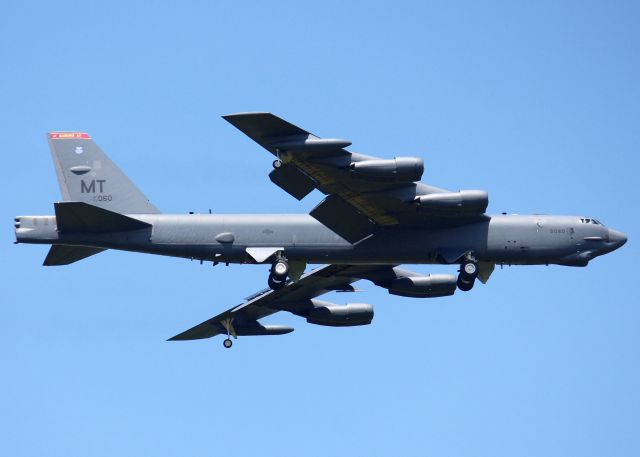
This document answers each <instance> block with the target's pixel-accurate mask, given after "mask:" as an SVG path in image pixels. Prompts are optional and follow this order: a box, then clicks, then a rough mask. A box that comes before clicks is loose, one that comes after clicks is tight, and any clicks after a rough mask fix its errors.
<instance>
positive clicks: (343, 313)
mask: <svg viewBox="0 0 640 457" xmlns="http://www.w3.org/2000/svg"><path fill="white" fill-rule="evenodd" d="M321 303H323V304H322V305H320V306H318V305H316V306H314V308H313V309H312V310H311V311H309V313H308V314H307V322H309V323H310V324H317V325H327V326H331V327H351V326H355V325H368V324H370V323H371V320H372V319H373V306H371V305H368V304H366V303H349V304H347V305H333V304H330V303H326V302H321ZM324 303H326V304H324Z"/></svg>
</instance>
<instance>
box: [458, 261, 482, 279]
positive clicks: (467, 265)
mask: <svg viewBox="0 0 640 457" xmlns="http://www.w3.org/2000/svg"><path fill="white" fill-rule="evenodd" d="M460 276H461V277H463V278H464V279H465V280H467V281H471V282H472V283H473V281H474V280H475V279H476V278H477V277H478V265H477V264H476V263H475V262H462V264H461V265H460Z"/></svg>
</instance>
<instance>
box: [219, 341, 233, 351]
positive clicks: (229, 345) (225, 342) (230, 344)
mask: <svg viewBox="0 0 640 457" xmlns="http://www.w3.org/2000/svg"><path fill="white" fill-rule="evenodd" d="M222 345H223V346H224V347H226V348H227V349H229V348H230V347H231V346H233V341H231V338H227V339H226V340H224V341H223V342H222Z"/></svg>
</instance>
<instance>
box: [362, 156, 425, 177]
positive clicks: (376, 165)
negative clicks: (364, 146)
mask: <svg viewBox="0 0 640 457" xmlns="http://www.w3.org/2000/svg"><path fill="white" fill-rule="evenodd" d="M350 168H351V172H352V173H353V174H355V175H360V176H362V177H365V178H369V179H373V180H376V181H399V182H413V181H420V178H422V173H423V172H424V162H423V161H422V159H421V158H419V157H396V158H395V159H384V160H363V161H361V162H353V163H352V164H351V166H350Z"/></svg>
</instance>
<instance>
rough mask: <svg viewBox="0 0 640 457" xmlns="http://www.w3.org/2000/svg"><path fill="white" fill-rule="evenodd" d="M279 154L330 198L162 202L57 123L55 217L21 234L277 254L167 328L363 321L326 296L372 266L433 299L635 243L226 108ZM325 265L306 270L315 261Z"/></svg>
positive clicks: (210, 330)
mask: <svg viewBox="0 0 640 457" xmlns="http://www.w3.org/2000/svg"><path fill="white" fill-rule="evenodd" d="M224 119H226V120H227V121H228V122H230V123H231V124H232V125H234V126H235V127H236V128H238V129H239V130H240V131H242V132H243V133H245V134H246V135H248V136H249V137H250V138H251V139H253V140H254V141H255V142H256V143H258V144H259V145H260V146H262V147H263V148H265V149H266V150H267V151H269V152H270V153H271V154H273V155H274V156H275V160H274V162H273V170H272V171H271V172H270V173H269V178H270V179H271V181H273V183H275V184H276V185H277V186H279V187H280V188H282V189H283V190H284V191H286V192H288V193H289V194H291V195H292V196H294V197H295V198H297V199H298V200H301V199H302V198H304V197H305V196H306V195H308V194H309V193H310V192H311V191H312V190H314V189H318V190H319V191H320V192H322V193H323V194H325V195H326V198H325V199H324V200H323V201H322V202H321V203H320V204H319V205H317V206H316V207H315V208H314V209H313V210H312V211H311V213H310V214H308V215H307V214H303V215H262V214H247V215H219V214H191V213H190V214H189V215H178V214H161V213H160V211H159V210H158V209H157V208H156V207H155V206H154V205H152V204H151V203H150V202H149V201H148V200H147V198H146V197H145V196H144V195H143V194H142V192H140V190H138V188H137V187H136V186H135V185H134V184H133V183H132V182H131V181H130V180H129V179H128V178H127V177H126V176H125V175H124V174H123V173H122V172H121V171H120V169H118V167H117V166H116V165H115V164H114V163H113V162H112V161H111V160H110V159H109V158H108V157H107V156H106V155H105V154H104V153H103V152H102V151H101V150H100V148H99V147H98V146H97V145H96V144H95V143H94V142H93V140H92V139H91V138H90V137H89V135H88V134H86V133H80V132H53V133H49V134H48V140H49V146H50V148H51V153H52V156H53V161H54V164H55V168H56V173H57V176H58V182H59V184H60V189H61V191H62V196H63V201H62V202H59V203H55V204H54V208H55V216H19V217H16V218H15V233H16V240H17V241H16V242H18V243H40V244H51V245H52V246H51V248H50V250H49V254H48V255H47V257H46V259H45V261H44V265H49V266H50V265H68V264H70V263H73V262H76V261H78V260H81V259H84V258H86V257H89V256H91V255H94V254H97V253H99V252H102V251H104V250H106V249H119V250H124V251H133V252H142V253H147V254H159V255H166V256H174V257H182V258H187V259H192V260H193V259H197V260H200V261H201V262H203V261H211V262H213V263H214V264H216V263H220V262H223V263H227V264H228V263H242V264H246V263H249V264H269V265H271V268H270V271H269V276H268V281H267V282H268V285H269V288H268V289H265V290H262V291H260V292H258V293H256V294H254V295H252V296H250V297H248V298H247V299H246V301H244V302H243V303H241V304H240V305H238V306H235V307H233V308H230V309H228V310H227V311H224V312H222V313H220V314H218V315H217V316H215V317H213V318H212V319H209V320H207V321H205V322H203V323H201V324H199V325H196V326H195V327H193V328H191V329H189V330H187V331H185V332H183V333H180V334H179V335H176V336H174V337H173V338H170V340H174V341H175V340H194V339H201V338H209V337H212V336H215V335H219V334H224V335H226V336H227V338H226V339H225V340H224V346H225V347H227V348H228V347H231V345H232V340H231V338H230V337H231V336H233V337H234V338H237V337H238V336H245V335H281V334H285V333H289V332H291V331H293V329H292V328H290V327H286V326H282V325H263V324H261V323H260V322H259V320H260V319H262V318H264V317H266V316H269V315H271V314H274V313H276V312H278V311H289V312H291V313H293V314H296V315H298V316H302V317H304V318H306V320H307V322H309V323H312V324H319V325H329V326H355V325H366V324H369V323H371V320H372V319H373V307H372V306H371V305H369V304H364V303H351V304H347V305H336V304H333V303H329V302H326V301H322V300H318V299H317V297H319V296H321V295H323V294H325V293H328V292H330V291H354V290H355V289H354V288H353V285H352V283H354V282H355V281H358V280H360V279H367V280H369V281H371V282H373V283H374V284H376V285H377V286H380V287H384V288H386V289H387V290H388V291H389V293H390V294H394V295H400V296H404V297H417V298H430V297H443V296H447V295H453V293H454V292H455V291H456V289H460V290H462V291H469V290H471V288H472V287H473V285H474V283H475V280H476V278H477V279H478V280H480V281H481V282H482V283H486V282H487V280H488V279H489V276H490V275H491V273H492V271H493V270H494V267H495V265H496V264H500V265H503V264H508V265H545V264H547V265H548V264H558V265H568V266H580V267H584V266H586V265H587V264H588V263H589V261H590V260H592V259H593V258H595V257H597V256H600V255H603V254H606V253H608V252H611V251H613V250H615V249H617V248H619V247H620V246H622V245H623V244H624V243H625V242H626V240H627V239H626V237H625V235H623V234H622V233H620V232H618V231H616V230H613V229H610V228H607V227H605V226H604V225H603V224H601V223H600V222H598V221H597V220H596V219H593V218H590V217H581V216H549V215H507V214H504V213H503V214H501V215H487V214H485V211H486V208H487V205H488V203H489V198H488V195H487V192H485V191H482V190H460V191H458V192H451V191H448V190H444V189H439V188H437V187H433V186H430V185H427V184H423V183H421V182H419V180H420V179H421V177H422V174H423V170H424V167H423V162H422V159H420V158H417V157H396V158H394V159H379V158H376V157H371V156H366V155H362V154H357V153H352V152H349V151H347V150H346V149H345V148H347V147H348V146H350V145H351V143H350V142H349V141H346V140H341V139H328V138H319V137H317V136H315V135H313V134H311V133H309V132H307V131H306V130H303V129H301V128H299V127H296V126H295V125H292V124H290V123H288V122H286V121H284V120H283V119H280V118H279V117H277V116H274V115H273V114H270V113H240V114H232V115H228V116H224ZM308 263H311V264H323V265H324V266H321V267H320V268H317V269H315V270H313V271H311V272H308V273H304V271H305V268H306V265H307V264H308ZM403 263H414V264H458V265H460V270H459V274H458V275H457V277H456V276H453V275H448V274H431V275H426V276H424V275H421V274H418V273H414V272H411V271H408V270H405V269H403V268H400V267H399V265H400V264H403Z"/></svg>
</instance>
